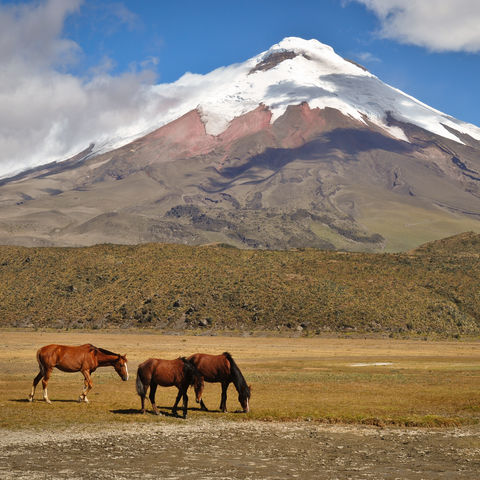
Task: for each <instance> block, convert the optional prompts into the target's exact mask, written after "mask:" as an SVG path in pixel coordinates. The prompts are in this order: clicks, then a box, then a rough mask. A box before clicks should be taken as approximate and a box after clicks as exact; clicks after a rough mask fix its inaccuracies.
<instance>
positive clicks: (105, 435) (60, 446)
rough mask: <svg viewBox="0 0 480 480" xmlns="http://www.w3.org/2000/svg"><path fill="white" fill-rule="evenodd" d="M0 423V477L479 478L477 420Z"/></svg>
mask: <svg viewBox="0 0 480 480" xmlns="http://www.w3.org/2000/svg"><path fill="white" fill-rule="evenodd" d="M83 428H85V430H82V431H79V430H78V429H76V428H70V429H66V430H62V431H45V432H43V433H42V432H38V431H36V432H35V431H28V430H18V431H11V430H8V431H7V430H4V431H0V478H2V479H14V478H15V479H24V478H25V479H26V478H28V479H40V478H42V479H43V478H49V479H63V478H84V479H94V478H95V479H97V478H100V479H103V478H109V479H110V478H115V479H127V478H128V479H131V478H165V479H189V478H192V479H193V478H194V479H225V480H226V479H289V478H301V479H307V480H308V479H329V480H334V479H342V480H343V479H359V480H360V479H392V480H393V479H402V480H407V479H419V480H420V479H432V480H433V479H435V480H437V479H462V480H467V479H472V480H473V479H475V480H476V479H478V478H479V471H480V437H479V433H480V428H479V427H478V426H476V427H464V428H461V429H442V430H424V429H385V428H373V427H361V426H351V427H350V426H348V427H347V426H338V425H335V426H334V425H332V426H330V425H322V424H317V423H313V422H292V423H280V422H272V423H267V422H259V421H249V422H238V421H225V420H222V419H219V418H218V417H217V418H215V419H208V420H205V419H195V418H193V419H187V420H175V421H172V420H167V419H166V418H165V417H158V418H157V417H153V416H152V423H151V424H127V425H113V426H109V427H107V428H102V429H101V430H98V429H96V428H95V427H94V426H93V427H92V426H91V427H83Z"/></svg>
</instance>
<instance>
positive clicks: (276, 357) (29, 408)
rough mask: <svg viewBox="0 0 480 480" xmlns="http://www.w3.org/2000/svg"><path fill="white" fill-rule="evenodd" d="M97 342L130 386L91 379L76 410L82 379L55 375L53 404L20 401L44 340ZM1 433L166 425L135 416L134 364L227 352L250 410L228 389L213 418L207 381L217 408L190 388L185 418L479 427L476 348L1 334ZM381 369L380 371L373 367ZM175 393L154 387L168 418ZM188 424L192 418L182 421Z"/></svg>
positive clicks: (479, 352)
mask: <svg viewBox="0 0 480 480" xmlns="http://www.w3.org/2000/svg"><path fill="white" fill-rule="evenodd" d="M87 342H90V343H93V344H95V345H97V346H101V347H104V348H108V349H110V350H113V351H116V352H119V353H127V355H128V358H129V370H130V380H129V381H128V382H122V381H121V380H120V379H119V378H118V376H117V375H116V373H115V372H114V371H113V369H111V368H102V369H99V370H97V372H95V373H94V374H93V381H94V388H93V390H92V392H91V393H90V395H89V399H90V404H88V405H87V404H78V403H76V401H75V400H76V399H77V398H78V394H79V393H80V390H81V388H82V376H81V374H80V373H76V374H67V373H62V372H60V371H58V370H55V371H54V373H53V375H52V378H51V379H50V383H49V396H50V399H51V400H52V401H53V404H52V405H47V404H46V403H45V402H43V401H42V396H41V385H39V388H37V393H36V399H35V401H34V402H33V403H28V402H27V401H26V398H27V395H28V393H29V391H30V387H31V383H32V380H33V377H34V376H35V375H36V373H37V371H38V370H37V364H36V360H35V352H36V350H37V349H38V348H39V347H41V346H42V345H46V344H49V343H61V344H76V345H78V344H82V343H87ZM0 346H1V348H0V372H2V375H1V377H0V427H3V428H10V429H19V428H35V429H43V428H45V427H53V428H63V427H66V426H78V428H79V429H84V428H88V425H92V424H96V425H102V424H105V425H107V424H110V423H111V422H116V423H121V422H128V423H130V422H164V421H180V420H172V419H171V418H170V417H168V416H161V417H154V416H153V415H151V414H147V415H144V416H142V415H140V414H139V413H138V409H139V406H140V402H139V398H138V396H137V394H136V392H135V375H136V367H137V365H138V364H139V363H140V362H141V361H143V360H145V359H146V358H149V357H152V356H153V357H159V358H175V357H177V356H179V355H188V354H191V353H194V352H199V351H200V352H206V353H221V352H223V351H226V350H227V351H230V353H232V355H233V356H234V358H235V359H236V360H237V363H238V364H239V366H240V368H241V369H242V371H243V373H244V375H245V377H246V379H247V381H248V382H249V383H250V384H251V385H252V399H251V408H252V410H251V412H250V413H249V414H247V415H245V414H237V413H233V412H234V411H235V410H236V409H237V408H239V404H238V402H237V400H236V398H237V395H236V392H235V390H234V388H233V386H230V388H229V397H228V403H227V405H228V409H229V411H230V412H232V413H228V414H222V413H219V412H218V411H215V409H216V408H218V405H219V402H220V389H219V386H218V385H216V384H207V385H206V388H205V393H204V400H205V403H206V404H207V406H209V407H210V408H211V409H213V410H214V411H212V412H208V413H205V412H200V411H199V410H198V409H197V405H196V403H195V401H194V395H193V390H190V391H189V392H190V393H189V397H190V404H189V405H190V407H191V409H190V410H189V417H190V418H191V417H203V418H210V419H211V420H212V421H215V419H218V418H227V419H236V420H249V419H260V420H266V421H277V420H280V421H289V420H299V419H300V420H302V419H303V420H306V421H310V420H311V421H323V422H331V423H356V424H373V425H402V426H405V425H406V426H453V425H463V424H476V423H479V420H480V342H477V341H435V342H430V341H429V342H426V341H420V340H418V341H414V340H393V339H363V338H356V339H354V338H349V339H339V338H320V337H312V338H307V337H301V338H278V337H249V338H244V337H227V336H176V335H175V336H173V335H161V334H155V333H149V334H144V333H139V332H131V333H118V332H97V331H96V332H75V333H72V332H46V331H45V332H41V331H37V332H33V331H18V330H15V331H12V330H3V331H1V336H0ZM375 363H378V364H385V365H374V364H375ZM175 395H176V389H175V388H169V389H166V388H159V390H157V404H158V405H159V406H160V407H161V410H162V411H163V412H164V413H167V414H168V413H170V407H171V406H172V404H173V402H174V398H175ZM187 421H188V419H187Z"/></svg>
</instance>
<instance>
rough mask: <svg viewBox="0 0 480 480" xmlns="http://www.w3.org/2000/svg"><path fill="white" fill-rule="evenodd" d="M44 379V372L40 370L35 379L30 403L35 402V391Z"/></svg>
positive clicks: (29, 398)
mask: <svg viewBox="0 0 480 480" xmlns="http://www.w3.org/2000/svg"><path fill="white" fill-rule="evenodd" d="M42 377H43V370H42V369H40V372H39V374H38V375H37V376H36V377H35V378H34V379H33V385H32V391H31V392H30V395H29V396H28V401H29V402H31V401H33V396H34V395H35V389H36V388H37V385H38V382H39V381H40V380H41V378H42Z"/></svg>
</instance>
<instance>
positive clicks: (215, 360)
mask: <svg viewBox="0 0 480 480" xmlns="http://www.w3.org/2000/svg"><path fill="white" fill-rule="evenodd" d="M188 360H191V361H192V362H193V364H194V365H195V366H196V367H197V370H198V373H199V374H200V376H199V377H197V380H196V381H195V396H196V401H197V403H200V407H201V409H202V410H205V411H208V408H207V407H206V406H205V403H203V400H202V393H203V388H204V381H205V382H210V383H215V382H219V383H221V384H222V397H221V401H220V410H221V411H222V412H224V413H225V412H226V411H227V389H228V386H229V385H230V383H232V382H233V384H234V385H235V388H236V389H237V392H238V401H239V402H240V405H241V406H242V408H243V412H244V413H248V412H249V411H250V392H251V390H250V385H247V382H246V381H245V378H244V376H243V375H242V372H241V371H240V369H239V368H238V365H237V364H236V363H235V361H234V360H233V358H232V356H231V355H230V354H229V353H228V352H224V353H222V354H221V355H209V354H207V353H195V354H193V355H191V356H190V357H188Z"/></svg>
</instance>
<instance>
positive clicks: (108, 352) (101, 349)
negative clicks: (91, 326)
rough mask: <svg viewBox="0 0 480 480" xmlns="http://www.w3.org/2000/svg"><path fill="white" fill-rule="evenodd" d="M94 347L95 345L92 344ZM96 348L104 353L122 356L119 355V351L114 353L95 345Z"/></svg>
mask: <svg viewBox="0 0 480 480" xmlns="http://www.w3.org/2000/svg"><path fill="white" fill-rule="evenodd" d="M92 347H93V345H92ZM93 348H94V349H95V350H98V351H99V352H101V353H103V354H104V355H115V356H117V357H120V356H121V355H119V354H118V353H113V352H111V351H110V350H105V349H104V348H100V347H93Z"/></svg>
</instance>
